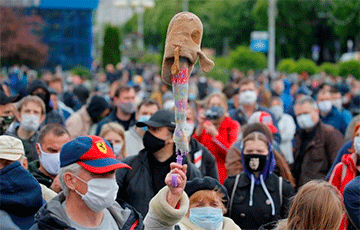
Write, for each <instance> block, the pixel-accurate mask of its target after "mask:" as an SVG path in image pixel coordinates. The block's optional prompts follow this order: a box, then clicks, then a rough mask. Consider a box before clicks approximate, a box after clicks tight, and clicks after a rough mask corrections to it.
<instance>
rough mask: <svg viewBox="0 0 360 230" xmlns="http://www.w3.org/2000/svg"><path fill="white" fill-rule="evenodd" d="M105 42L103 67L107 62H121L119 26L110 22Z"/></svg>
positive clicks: (106, 29) (114, 63) (106, 28)
mask: <svg viewBox="0 0 360 230" xmlns="http://www.w3.org/2000/svg"><path fill="white" fill-rule="evenodd" d="M103 44H104V45H103V48H102V63H103V67H105V66H106V65H107V64H113V65H114V66H115V65H116V64H117V63H119V62H120V32H119V29H118V28H117V27H115V26H112V25H110V24H108V25H106V27H105V35H104V43H103Z"/></svg>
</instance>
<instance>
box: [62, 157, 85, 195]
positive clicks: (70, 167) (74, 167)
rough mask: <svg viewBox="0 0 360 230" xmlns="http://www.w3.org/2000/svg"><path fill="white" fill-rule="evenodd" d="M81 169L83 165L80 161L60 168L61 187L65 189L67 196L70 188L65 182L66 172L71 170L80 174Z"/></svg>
mask: <svg viewBox="0 0 360 230" xmlns="http://www.w3.org/2000/svg"><path fill="white" fill-rule="evenodd" d="M81 169H82V167H81V166H80V165H79V164H78V163H73V164H70V165H68V166H65V167H63V168H60V172H59V180H60V186H61V189H62V190H63V192H64V194H65V196H68V195H69V191H70V190H69V188H68V187H67V186H66V184H65V181H64V174H65V173H67V172H71V173H73V174H75V175H78V174H79V172H80V170H81Z"/></svg>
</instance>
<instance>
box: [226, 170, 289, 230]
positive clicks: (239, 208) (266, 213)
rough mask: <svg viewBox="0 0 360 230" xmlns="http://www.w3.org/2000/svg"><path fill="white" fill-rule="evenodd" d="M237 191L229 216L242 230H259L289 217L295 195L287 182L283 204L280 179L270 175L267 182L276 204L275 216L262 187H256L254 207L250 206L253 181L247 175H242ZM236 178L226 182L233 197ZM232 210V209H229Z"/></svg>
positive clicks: (284, 181)
mask: <svg viewBox="0 0 360 230" xmlns="http://www.w3.org/2000/svg"><path fill="white" fill-rule="evenodd" d="M240 175H241V176H240V178H239V182H238V185H237V188H236V191H235V195H234V199H233V203H232V208H231V210H228V215H229V214H230V212H231V214H230V216H229V217H230V218H232V219H233V220H234V221H235V223H236V224H237V225H239V227H240V228H241V229H258V228H259V227H260V226H261V225H263V224H267V223H270V222H272V221H275V220H279V219H283V218H286V217H287V211H288V208H289V205H290V198H291V197H292V196H293V195H294V194H295V190H294V188H293V187H292V186H291V185H290V183H289V182H288V181H286V180H283V183H282V196H283V199H282V204H280V203H281V201H280V191H279V177H278V176H276V175H275V174H270V175H269V177H268V178H267V179H266V180H265V185H266V187H267V190H268V191H269V193H270V196H271V197H272V199H273V201H274V204H275V210H276V212H275V216H272V215H271V205H270V202H269V200H268V198H267V196H266V194H265V192H264V190H263V188H262V187H261V185H256V184H255V187H254V193H253V206H249V201H250V185H251V181H250V179H249V177H248V176H246V174H245V173H241V174H240ZM235 179H236V176H231V177H228V178H227V179H226V180H225V183H224V185H225V187H226V188H227V190H228V193H229V196H231V194H232V191H233V187H234V184H235ZM229 209H230V208H229Z"/></svg>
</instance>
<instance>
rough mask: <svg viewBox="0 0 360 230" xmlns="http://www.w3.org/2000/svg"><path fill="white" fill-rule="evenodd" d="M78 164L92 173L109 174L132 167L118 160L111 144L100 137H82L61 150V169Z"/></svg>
mask: <svg viewBox="0 0 360 230" xmlns="http://www.w3.org/2000/svg"><path fill="white" fill-rule="evenodd" d="M73 163H78V164H79V165H81V166H82V167H83V168H84V169H86V170H87V171H89V172H92V173H97V174H101V173H107V172H110V171H113V170H115V169H119V168H128V169H131V167H130V166H129V165H127V164H125V163H123V162H121V161H119V160H117V159H116V157H115V154H114V152H113V150H112V149H111V147H110V145H109V143H108V142H107V141H105V140H104V139H102V138H101V137H98V136H81V137H77V138H75V139H74V140H71V141H69V142H68V143H66V144H65V145H64V146H63V147H62V148H61V150H60V167H61V168H62V167H65V166H68V165H70V164H73Z"/></svg>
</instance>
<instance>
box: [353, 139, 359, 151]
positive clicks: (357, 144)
mask: <svg viewBox="0 0 360 230" xmlns="http://www.w3.org/2000/svg"><path fill="white" fill-rule="evenodd" d="M354 148H355V152H356V153H357V154H359V155H360V137H355V138H354Z"/></svg>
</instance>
